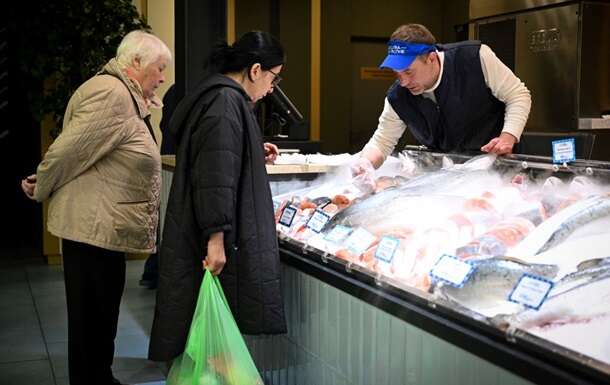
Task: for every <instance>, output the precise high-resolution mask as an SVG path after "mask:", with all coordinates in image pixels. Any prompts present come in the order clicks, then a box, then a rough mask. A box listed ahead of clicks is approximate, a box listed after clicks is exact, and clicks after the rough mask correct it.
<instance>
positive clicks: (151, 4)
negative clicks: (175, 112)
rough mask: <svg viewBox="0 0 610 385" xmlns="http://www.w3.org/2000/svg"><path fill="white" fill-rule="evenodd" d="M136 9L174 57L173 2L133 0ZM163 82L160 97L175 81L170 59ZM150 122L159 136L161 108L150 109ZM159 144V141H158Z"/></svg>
mask: <svg viewBox="0 0 610 385" xmlns="http://www.w3.org/2000/svg"><path fill="white" fill-rule="evenodd" d="M133 3H134V5H135V6H136V8H138V11H140V12H141V13H143V14H144V16H145V17H146V19H147V21H148V25H150V26H151V28H152V32H153V33H154V34H155V35H156V36H158V37H159V38H160V39H161V40H163V41H164V42H165V44H166V45H167V46H168V48H169V49H170V51H171V52H172V57H175V51H174V2H173V1H168V0H133ZM164 74H165V83H164V84H162V85H161V86H160V87H159V88H158V89H157V96H159V97H160V98H162V97H163V95H165V92H166V91H167V89H168V88H169V86H170V85H172V84H174V81H175V62H174V61H172V62H171V63H170V64H169V66H168V67H167V68H166V69H165V72H164ZM151 114H152V116H151V123H152V126H153V129H154V130H155V135H157V137H160V130H159V122H160V121H161V110H160V109H153V110H152V111H151ZM159 145H161V141H159Z"/></svg>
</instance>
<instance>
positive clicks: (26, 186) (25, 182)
mask: <svg viewBox="0 0 610 385" xmlns="http://www.w3.org/2000/svg"><path fill="white" fill-rule="evenodd" d="M35 188H36V174H32V175H30V176H28V177H27V178H25V179H22V180H21V189H22V190H23V192H24V193H25V196H27V197H28V198H30V199H34V189H35Z"/></svg>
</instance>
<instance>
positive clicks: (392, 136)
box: [361, 98, 407, 168]
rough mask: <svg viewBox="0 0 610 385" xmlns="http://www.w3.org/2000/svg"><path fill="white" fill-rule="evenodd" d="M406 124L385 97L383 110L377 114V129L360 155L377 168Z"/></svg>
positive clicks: (390, 150)
mask: <svg viewBox="0 0 610 385" xmlns="http://www.w3.org/2000/svg"><path fill="white" fill-rule="evenodd" d="M406 128H407V125H406V124H405V122H403V121H402V119H400V117H399V116H398V114H397V113H396V111H394V109H393V108H392V106H391V105H390V102H388V99H387V98H386V99H385V102H384V106H383V112H382V113H381V115H380V116H379V124H378V125H377V130H375V133H374V134H373V136H372V137H371V139H370V140H369V142H368V143H367V144H366V145H365V146H364V148H363V149H362V152H361V156H362V157H364V158H367V159H368V160H369V161H370V162H371V163H372V164H373V166H374V167H375V168H379V166H381V165H382V164H383V162H384V161H385V158H387V157H388V156H389V155H390V154H391V153H392V151H394V147H396V144H397V143H398V141H399V140H400V137H401V136H402V134H403V133H404V132H405V129H406Z"/></svg>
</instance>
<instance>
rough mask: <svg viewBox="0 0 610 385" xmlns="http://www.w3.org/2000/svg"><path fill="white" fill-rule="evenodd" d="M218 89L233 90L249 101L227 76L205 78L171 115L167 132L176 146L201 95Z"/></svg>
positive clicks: (236, 84) (240, 88)
mask: <svg viewBox="0 0 610 385" xmlns="http://www.w3.org/2000/svg"><path fill="white" fill-rule="evenodd" d="M218 87H229V88H233V89H235V90H237V91H239V92H240V93H241V94H242V95H243V96H244V98H245V99H246V100H247V101H250V97H249V96H248V94H246V91H245V90H244V89H243V87H242V86H241V85H239V84H238V83H237V82H235V80H233V79H231V78H229V77H228V76H225V75H222V74H214V75H210V76H209V77H207V78H205V79H204V80H202V81H201V83H200V84H199V86H197V88H196V89H195V90H194V91H192V92H191V93H189V94H188V95H187V96H186V97H185V98H184V99H182V101H180V103H179V104H178V106H177V107H176V110H175V111H174V113H173V114H172V118H171V120H170V123H169V132H170V135H172V136H173V137H174V139H175V140H176V143H177V144H178V145H179V144H180V139H182V136H183V134H184V132H185V130H186V127H187V126H188V124H187V122H188V120H189V118H190V117H191V113H192V112H193V109H194V108H195V106H197V105H198V103H199V101H200V100H201V98H202V96H203V95H205V94H206V93H207V92H209V91H210V90H212V89H215V88H218ZM191 118H192V117H191Z"/></svg>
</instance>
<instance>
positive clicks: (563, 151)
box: [551, 138, 576, 164]
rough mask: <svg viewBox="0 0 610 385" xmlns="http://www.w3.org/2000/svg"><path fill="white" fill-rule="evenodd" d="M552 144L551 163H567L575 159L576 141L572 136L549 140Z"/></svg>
mask: <svg viewBox="0 0 610 385" xmlns="http://www.w3.org/2000/svg"><path fill="white" fill-rule="evenodd" d="M551 145H552V146H553V163H560V164H563V163H568V162H573V161H575V160H576V142H575V141H574V138H568V139H561V140H554V141H552V142H551Z"/></svg>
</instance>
